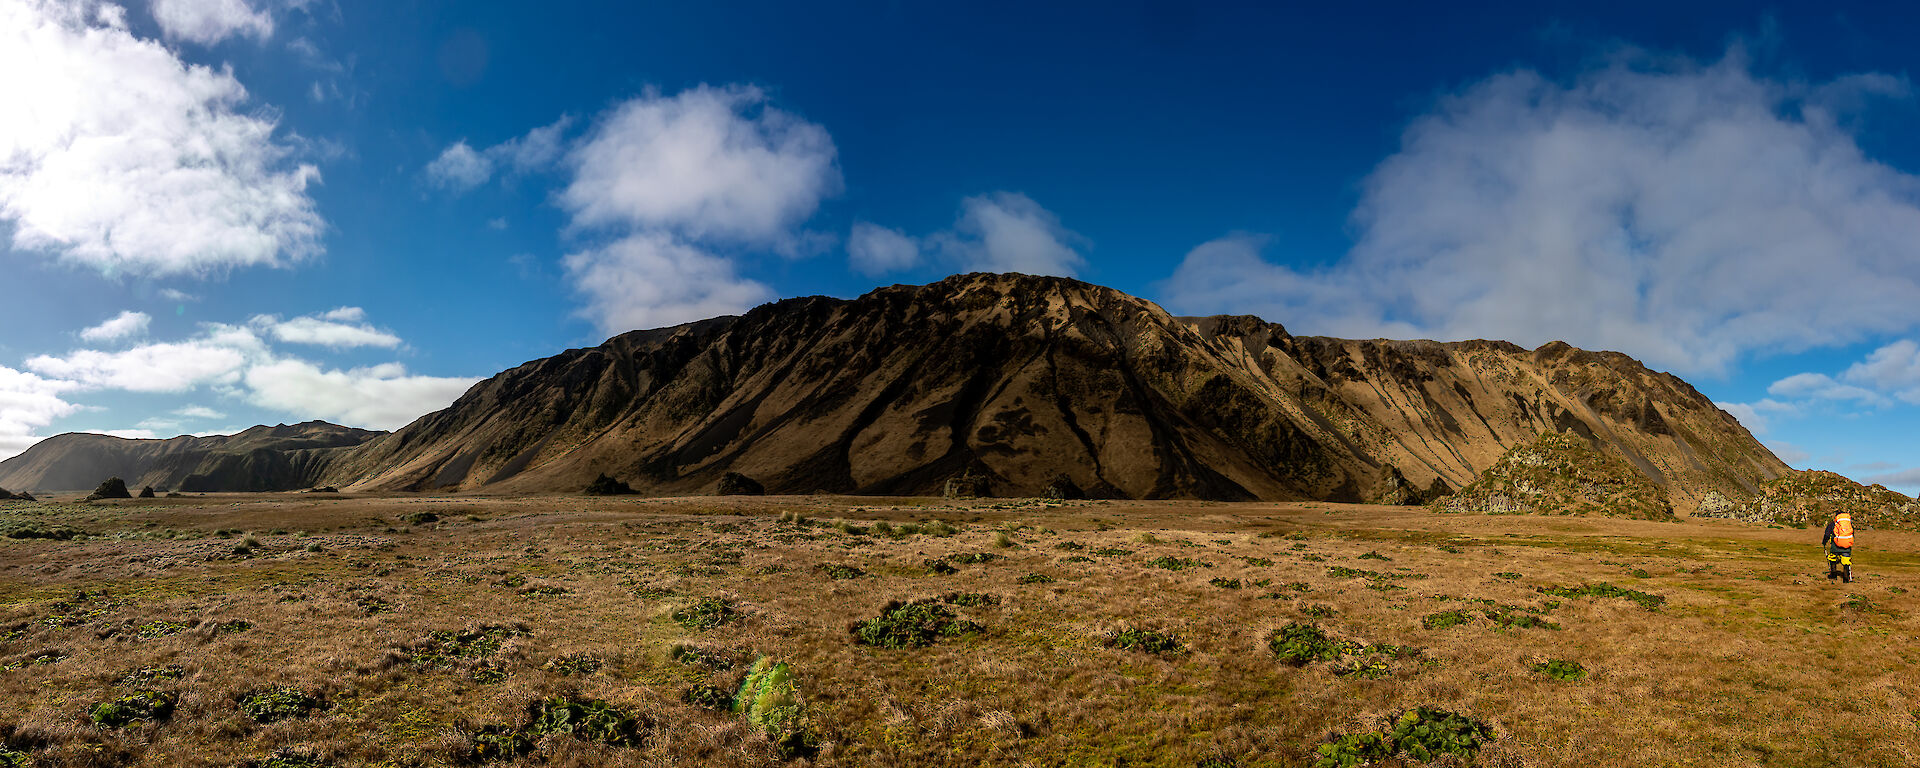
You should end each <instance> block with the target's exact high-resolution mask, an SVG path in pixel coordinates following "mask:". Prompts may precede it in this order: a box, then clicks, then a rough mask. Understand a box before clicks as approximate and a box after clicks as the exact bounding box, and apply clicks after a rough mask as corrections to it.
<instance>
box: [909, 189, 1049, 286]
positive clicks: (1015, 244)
mask: <svg viewBox="0 0 1920 768" xmlns="http://www.w3.org/2000/svg"><path fill="white" fill-rule="evenodd" d="M934 240H935V243H936V244H937V245H936V247H938V248H939V249H940V250H941V251H942V252H943V254H944V255H945V256H946V257H947V258H948V259H949V260H950V261H952V262H954V263H957V264H959V265H961V267H962V268H964V269H967V270H973V271H981V272H1025V273H1027V274H1031V275H1059V276H1062V277H1072V276H1073V275H1074V274H1075V273H1076V272H1078V271H1079V269H1080V268H1081V267H1083V266H1085V265H1086V261H1087V260H1086V259H1085V258H1084V257H1082V256H1081V255H1080V253H1079V251H1078V250H1076V246H1077V245H1080V244H1082V243H1083V242H1084V241H1085V238H1082V237H1081V236H1080V235H1078V234H1075V233H1074V232H1072V231H1071V230H1068V229H1067V228H1066V227H1063V226H1061V225H1060V219H1059V217H1057V216H1054V215H1053V212H1052V211H1049V210H1047V209H1045V208H1042V207H1040V204H1039V203H1036V202H1034V201H1033V198H1030V197H1027V196H1026V195H1023V194H1020V193H1018V192H995V193H993V194H990V195H979V196H975V197H969V198H967V199H965V200H962V201H960V220H959V221H957V222H955V223H954V225H953V231H951V232H943V233H940V234H937V235H935V236H934Z"/></svg>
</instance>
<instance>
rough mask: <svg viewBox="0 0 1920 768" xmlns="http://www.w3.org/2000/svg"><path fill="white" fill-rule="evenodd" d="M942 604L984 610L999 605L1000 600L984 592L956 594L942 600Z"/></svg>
mask: <svg viewBox="0 0 1920 768" xmlns="http://www.w3.org/2000/svg"><path fill="white" fill-rule="evenodd" d="M940 602H943V603H947V604H949V605H958V606H961V607H965V608H982V607H986V606H993V605H999V604H1000V598H999V597H998V596H997V595H989V594H986V593H983V592H954V593H951V594H948V595H946V596H944V597H942V598H940Z"/></svg>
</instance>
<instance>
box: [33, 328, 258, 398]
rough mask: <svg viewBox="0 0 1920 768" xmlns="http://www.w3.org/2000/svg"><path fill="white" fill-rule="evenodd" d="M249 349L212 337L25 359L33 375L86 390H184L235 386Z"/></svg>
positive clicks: (87, 350)
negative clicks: (215, 385) (205, 386)
mask: <svg viewBox="0 0 1920 768" xmlns="http://www.w3.org/2000/svg"><path fill="white" fill-rule="evenodd" d="M247 360H248V350H247V349H245V348H244V347H239V346H236V345H233V344H230V343H226V342H225V341H218V340H214V339H212V338H202V339H195V340H191V341H184V342H170V343H160V344H145V345H141V346H138V347H134V348H132V349H127V350H122V351H119V352H103V351H100V350H97V349H82V350H75V351H73V352H70V353H68V354H67V355H66V356H65V357H54V356H52V355H39V356H36V357H32V358H29V359H28V360H27V367H28V368H30V369H32V370H33V371H34V372H35V373H38V374H40V375H43V376H49V377H53V378H57V379H64V380H66V381H69V382H73V383H74V384H76V385H78V386H79V387H81V388H84V389H122V390H126V391H129V392H186V391H189V390H192V389H194V388H196V387H200V386H204V385H208V384H231V383H233V382H236V381H238V380H239V376H240V372H241V371H242V370H244V369H245V368H246V365H247Z"/></svg>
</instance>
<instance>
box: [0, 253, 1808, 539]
mask: <svg viewBox="0 0 1920 768" xmlns="http://www.w3.org/2000/svg"><path fill="white" fill-rule="evenodd" d="M1563 431H1564V432H1568V433H1571V434H1573V435H1574V436H1576V438H1577V439H1578V440H1580V441H1583V442H1584V443H1585V444H1586V445H1588V446H1590V447H1591V448H1592V449H1593V450H1595V451H1598V452H1600V453H1603V454H1606V455H1609V456H1612V457H1616V458H1617V459H1619V460H1621V461H1624V462H1626V463H1627V464H1628V465H1630V466H1631V467H1633V468H1634V469H1635V470H1636V471H1638V472H1639V473H1641V474H1642V475H1644V476H1645V477H1646V478H1647V479H1649V480H1650V481H1651V482H1653V483H1654V484H1656V485H1658V486H1660V487H1661V488H1663V489H1664V490H1665V491H1666V492H1667V493H1668V495H1669V496H1670V497H1671V498H1672V500H1673V504H1674V506H1675V507H1677V508H1680V509H1682V510H1691V509H1692V508H1694V507H1695V506H1697V504H1698V500H1699V499H1700V498H1703V497H1704V496H1705V495H1706V494H1709V493H1713V494H1719V495H1721V496H1724V497H1734V498H1747V497H1750V496H1752V495H1753V494H1754V493H1755V492H1756V491H1757V490H1758V489H1759V487H1760V484H1761V483H1763V482H1765V481H1767V480H1770V479H1772V478H1775V477H1778V476H1780V475H1782V474H1783V473H1785V472H1788V471H1789V470H1788V468H1787V467H1786V465H1785V464H1783V463H1781V462H1780V460H1779V459H1777V458H1775V457H1774V456H1773V454H1772V453H1770V452H1768V451H1767V450H1766V448H1764V447H1762V446H1761V445H1760V444H1759V442H1757V441H1756V440H1754V438H1753V436H1752V435H1751V434H1749V433H1748V432H1747V431H1746V430H1745V429H1744V428H1742V427H1741V426H1740V425H1739V423H1738V422H1736V421H1735V420H1734V419H1733V417H1731V416H1729V415H1728V414H1726V413H1724V412H1722V411H1720V410H1719V409H1717V408H1715V407H1714V405H1713V404H1712V402H1710V401H1709V400H1708V399H1707V398H1705V397H1704V396H1702V395H1701V394H1700V393H1699V392H1697V391H1695V390H1694V389H1693V388H1692V387H1691V386H1689V385H1687V383H1686V382H1684V381H1681V380H1680V379H1678V378H1675V377H1673V376H1671V375H1668V374H1663V373H1657V372H1654V371H1650V370H1648V369H1647V368H1645V367H1644V366H1642V365H1640V364H1639V363H1638V362H1636V361H1634V360H1633V359H1631V358H1629V357H1627V356H1625V355H1620V354H1616V353H1607V352H1585V351H1581V350H1578V349H1575V348H1572V347H1569V346H1567V345H1566V344H1561V343H1557V342H1556V343H1553V344H1548V345H1546V346H1543V347H1541V348H1539V349H1536V350H1526V349H1522V348H1520V347H1517V346H1514V345H1512V344H1508V343H1505V342H1490V341H1468V342H1457V343H1438V342H1430V341H1384V340H1372V341H1355V340H1342V339H1329V338H1317V337H1297V336H1293V335H1291V334H1289V333H1287V331H1286V330H1285V329H1284V328H1282V327H1281V326H1280V325H1277V324H1274V323H1268V322H1265V321H1262V320H1260V319H1258V318H1253V317H1208V318H1180V317H1174V316H1172V315H1170V314H1168V313H1167V312H1166V311H1165V310H1162V309H1161V308H1160V307H1158V306H1156V305H1154V304H1152V303H1150V302H1147V301H1144V300H1141V299H1138V298H1135V297H1132V296H1128V295H1126V294H1123V293H1120V292H1118V291H1114V290H1111V289H1107V288H1102V287H1099V286H1094V285H1089V284H1086V283H1082V282H1078V281H1074V280H1067V279H1060V278H1039V277H1027V276H1022V275H990V274H973V275H960V276H955V277H952V278H949V279H947V280H943V281H940V282H937V283H933V284H931V285H925V286H894V287H890V288H883V289H879V290H876V291H873V292H872V293H869V294H867V295H865V296H862V297H860V298H858V299H854V300H839V299H829V298H821V297H811V298H800V299H791V300H787V301H782V302H778V303H775V304H769V305H766V306H763V307H760V308H758V309H755V310H753V311H752V312H749V313H747V314H746V315H743V316H739V317H721V318H714V319H711V320H705V321H701V322H696V323H690V324H687V325H682V326H677V327H673V328H663V329H656V330H647V331H635V332H632V333H627V334H622V335H620V336H616V337H614V338H612V339H610V340H608V341H607V342H606V343H605V344H602V345H600V346H598V347H594V348H591V349H577V350H570V351H567V352H563V353H561V354H559V355H555V356H553V357H550V358H547V359H544V360H536V361H533V362H529V363H527V364H525V365H522V366H520V367H517V368H514V369H512V370H509V371H506V372H504V373H502V374H500V375H498V376H495V377H493V378H492V379H489V380H487V381H484V382H481V383H480V384H477V385H475V386H474V387H473V389H471V390H469V391H468V392H467V393H466V395H464V396H463V397H461V398H460V400H459V401H457V402H455V403H454V404H453V405H452V406H451V407H449V408H447V409H446V410H443V411H440V412H437V413H433V414H430V415H428V416H425V417H422V418H421V419H419V420H418V421H416V422H414V423H413V424H411V425H408V426H407V427H405V428H403V429H401V430H399V431H397V432H395V433H393V434H390V435H383V436H379V437H376V438H374V439H372V440H370V441H368V442H367V443H366V444H364V445H362V446H360V447H358V448H353V449H350V450H343V451H338V452H332V453H328V454H326V455H324V456H315V457H311V458H310V460H309V461H308V462H307V463H306V464H302V465H300V466H302V467H308V468H311V467H313V466H319V472H318V476H317V477H316V478H313V479H310V480H307V481H306V482H307V483H326V484H333V485H340V486H342V487H343V488H348V489H350V490H352V489H393V490H401V489H409V490H441V489H447V490H480V489H487V490H499V491H541V490H545V491H553V490H560V491H577V490H579V489H580V488H582V487H584V486H585V485H586V484H587V483H588V482H589V481H591V480H592V479H594V478H595V477H596V476H598V475H600V474H602V473H605V474H608V475H611V476H613V477H615V478H617V479H619V480H622V481H626V482H628V483H630V484H632V485H633V486H634V487H635V488H636V489H638V490H640V491H642V492H710V491H711V490H713V488H714V487H715V485H716V484H717V483H718V481H719V479H720V478H721V477H722V476H723V475H725V474H726V473H729V472H739V473H741V474H744V475H746V476H748V477H751V478H754V479H756V480H758V481H759V482H761V483H762V484H763V485H765V487H766V490H767V492H769V493H807V492H813V491H831V492H842V493H872V494H895V493H897V494H938V493H940V492H942V491H943V489H945V488H946V487H947V486H948V485H950V483H949V481H952V480H955V479H956V478H962V479H965V481H966V482H968V483H971V484H972V488H974V489H975V490H979V491H982V492H986V493H992V494H999V495H1042V494H1045V493H1047V492H1049V491H1050V489H1052V490H1057V489H1059V488H1061V487H1065V486H1072V487H1074V488H1075V489H1076V490H1078V491H1081V492H1084V493H1085V494H1086V495H1088V496H1092V497H1103V496H1105V497H1133V498H1168V497H1178V498H1209V499H1271V500H1294V499H1323V500H1335V501H1365V500H1375V499H1382V498H1384V499H1388V500H1395V501H1400V502H1402V503H1418V502H1420V501H1425V500H1426V499H1428V498H1430V497H1431V493H1432V492H1445V491H1446V490H1448V489H1451V488H1459V487H1462V486H1466V485H1468V484H1469V483H1471V482H1472V481H1473V480H1474V478H1475V477H1476V476H1477V475H1478V474H1479V473H1480V472H1481V471H1482V470H1484V469H1486V468H1488V467H1490V466H1492V465H1493V464H1494V462H1495V461H1496V460H1497V459H1498V458H1499V457H1500V456H1501V455H1503V454H1505V453H1506V452H1507V451H1508V450H1509V449H1511V448H1513V447H1515V446H1518V445H1521V444H1524V443H1528V442H1531V441H1534V440H1536V439H1537V438H1538V437H1539V436H1540V435H1541V433H1543V432H1563ZM36 450H37V449H36ZM137 474H138V473H130V474H127V475H126V476H128V477H133V476H136V475H137ZM97 481H98V477H94V478H93V479H92V480H91V481H90V482H89V483H88V484H89V485H90V484H91V482H97ZM1062 481H1065V482H1064V483H1063V482H1062ZM6 482H7V478H6V476H5V475H4V474H0V484H4V483H6ZM141 482H143V483H145V482H147V481H146V480H145V479H144V478H143V479H142V480H141ZM14 484H15V485H20V483H18V482H15V483H14ZM26 485H33V483H27V484H26Z"/></svg>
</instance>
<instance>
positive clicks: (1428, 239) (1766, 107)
mask: <svg viewBox="0 0 1920 768" xmlns="http://www.w3.org/2000/svg"><path fill="white" fill-rule="evenodd" d="M1905 89H1906V84H1905V82H1904V81H1902V80H1898V79H1895V78H1891V77H1886V76H1883V75H1865V76H1854V77H1849V78H1842V79H1840V80H1836V81H1833V82H1829V83H1825V84H1809V83H1804V82H1789V81H1781V80H1775V79H1769V78H1766V77H1761V76H1756V75H1755V74H1754V73H1753V72H1752V71H1751V69H1750V67H1749V64H1748V61H1747V59H1746V57H1745V55H1744V54H1743V53H1742V52H1741V50H1740V49H1739V48H1738V47H1736V48H1734V49H1733V50H1731V51H1730V52H1729V53H1728V54H1727V55H1726V56H1725V57H1724V58H1723V59H1721V60H1720V61H1719V62H1716V63H1713V64H1710V65H1700V64H1697V63H1693V62H1689V61H1686V60H1683V59H1675V58H1671V57H1668V58H1656V57H1653V56H1650V55H1645V54H1640V53H1636V52H1625V53H1622V54H1620V55H1618V56H1616V57H1615V58H1614V59H1613V60H1612V61H1610V62H1609V63H1608V64H1606V65H1605V66H1602V67H1600V68H1598V69H1596V70H1593V71H1590V72H1588V73H1586V74H1584V75H1583V76H1581V77H1579V78H1577V79H1575V80H1573V81H1572V82H1567V83H1561V82H1554V81H1550V80H1548V79H1546V78H1544V77H1542V76H1541V75H1539V74H1537V73H1535V72H1531V71H1524V70H1523V71H1516V72H1511V73H1507V74H1502V75H1498V76H1495V77H1491V78H1489V79H1487V80H1485V81H1482V82H1480V83H1478V84H1475V85H1473V86H1471V87H1469V88H1467V89H1465V90H1464V91H1463V92H1460V93H1458V94H1455V95H1451V96H1448V97H1446V98H1444V99H1442V100H1440V102H1439V103H1438V104H1437V105H1436V107H1435V108H1434V109H1433V111H1432V112H1431V113H1429V114H1427V115H1425V116H1423V117H1421V118H1419V119H1418V120H1416V121H1414V122H1413V123H1412V124H1411V126H1410V127H1408V129H1407V130H1406V132H1405V134H1404V136H1403V137H1402V143H1401V148H1400V151H1399V152H1398V153H1397V154H1395V155H1394V156H1392V157H1390V158H1388V159H1387V160H1385V161H1383V162H1382V163H1381V164H1380V165H1379V166H1378V167H1376V168H1375V169H1374V171H1373V172H1372V174H1371V175H1370V176H1369V177H1368V178H1367V179H1366V181H1365V183H1364V184H1363V186H1362V190H1363V191H1362V199H1361V203H1360V206H1359V208H1358V209H1357V210H1356V211H1355V213H1354V216H1353V223H1354V225H1355V228H1356V230H1357V235H1358V237H1357V241H1356V245H1355V246H1354V248H1353V250H1352V251H1351V252H1349V253H1348V254H1347V255H1346V257H1345V258H1344V259H1342V260H1340V261H1338V262H1336V263H1334V264H1332V265H1330V266H1327V267H1325V268H1315V269H1306V270H1297V269H1290V268H1287V267H1283V266H1278V265H1275V264H1272V263H1268V262H1266V261H1264V260H1263V259H1261V258H1260V257H1259V255H1258V252H1259V250H1260V249H1259V245H1260V243H1258V242H1257V240H1254V239H1252V238H1247V237H1237V238H1229V239H1226V240H1223V241H1216V242H1214V243H1209V244H1207V245H1205V246H1202V247H1201V248H1197V249H1195V251H1194V252H1193V253H1191V254H1189V255H1188V257H1187V259H1186V260H1185V261H1184V262H1183V263H1182V264H1181V265H1180V267H1179V269H1178V270H1177V271H1176V272H1175V273H1174V275H1173V276H1172V277H1171V279H1169V280H1168V281H1166V283H1164V284H1163V285H1162V298H1163V299H1164V300H1165V303H1166V304H1167V305H1168V306H1169V307H1170V308H1172V309H1174V310H1176V311H1183V312H1194V313H1205V314H1213V313H1218V312H1227V311H1252V312H1258V313H1261V314H1262V315H1264V316H1266V317H1268V318H1269V319H1272V320H1277V321H1281V322H1284V323H1286V324H1287V325H1288V327H1289V328H1295V327H1298V328H1300V329H1301V330H1303V331H1306V332H1313V333H1331V334H1335V335H1343V336H1351V337H1359V338H1365V337H1369V336H1376V335H1390V336H1408V335H1418V336H1434V337H1439V338H1446V339H1462V338H1501V339H1510V340H1513V341H1517V342H1520V343H1521V344H1527V345H1531V344H1536V343H1540V342H1545V341H1548V340H1551V339H1556V338H1560V339H1565V340H1567V341H1569V342H1572V343H1574V344H1577V345H1580V346H1583V347H1588V348H1607V349H1618V350H1622V351H1625V352H1628V353H1630V354H1633V355H1636V356H1639V357H1641V358H1642V359H1645V360H1646V361H1648V362H1649V363H1651V364H1653V365H1655V366H1659V367H1666V368H1671V369H1676V370H1682V371H1690V372H1700V371H1704V372H1718V371H1724V370H1725V369H1726V368H1727V366H1728V365H1729V364H1731V363H1732V362H1733V361H1735V360H1736V359H1737V358H1739V357H1740V356H1741V355H1743V354H1745V353H1748V352H1752V351H1758V350H1766V351H1794V350H1799V349H1806V348H1812V347H1824V346H1831V345H1837V344H1846V343H1852V342H1856V341H1858V340H1860V339H1861V338H1864V337H1866V336H1868V335H1871V334H1875V333H1893V332H1901V331H1904V330H1907V329H1910V328H1912V327H1913V326H1914V325H1916V324H1920V206H1917V205H1916V204H1915V201H1916V199H1920V178H1916V177H1914V176H1911V175H1909V174H1906V173H1902V172H1901V171H1898V170H1896V169H1894V168H1891V167H1889V166H1886V165H1884V164H1881V163H1878V162H1876V161H1874V160H1872V159H1870V158H1868V157H1866V156H1865V155H1864V153H1863V151H1862V150H1861V148H1860V147H1859V145H1858V143H1857V142H1856V141H1855V138H1854V135H1853V133H1852V132H1851V130H1852V129H1851V127H1850V126H1852V125H1853V124H1854V122H1853V121H1849V120H1846V119H1842V118H1841V117H1839V116H1837V115H1836V112H1835V109H1834V107H1833V105H1835V104H1840V103H1846V102H1849V101H1853V102H1863V101H1864V100H1863V99H1861V98H1860V97H1862V96H1863V95H1872V94H1876V93H1904V92H1905ZM1215 289H1219V290H1221V291H1223V292H1215Z"/></svg>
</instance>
